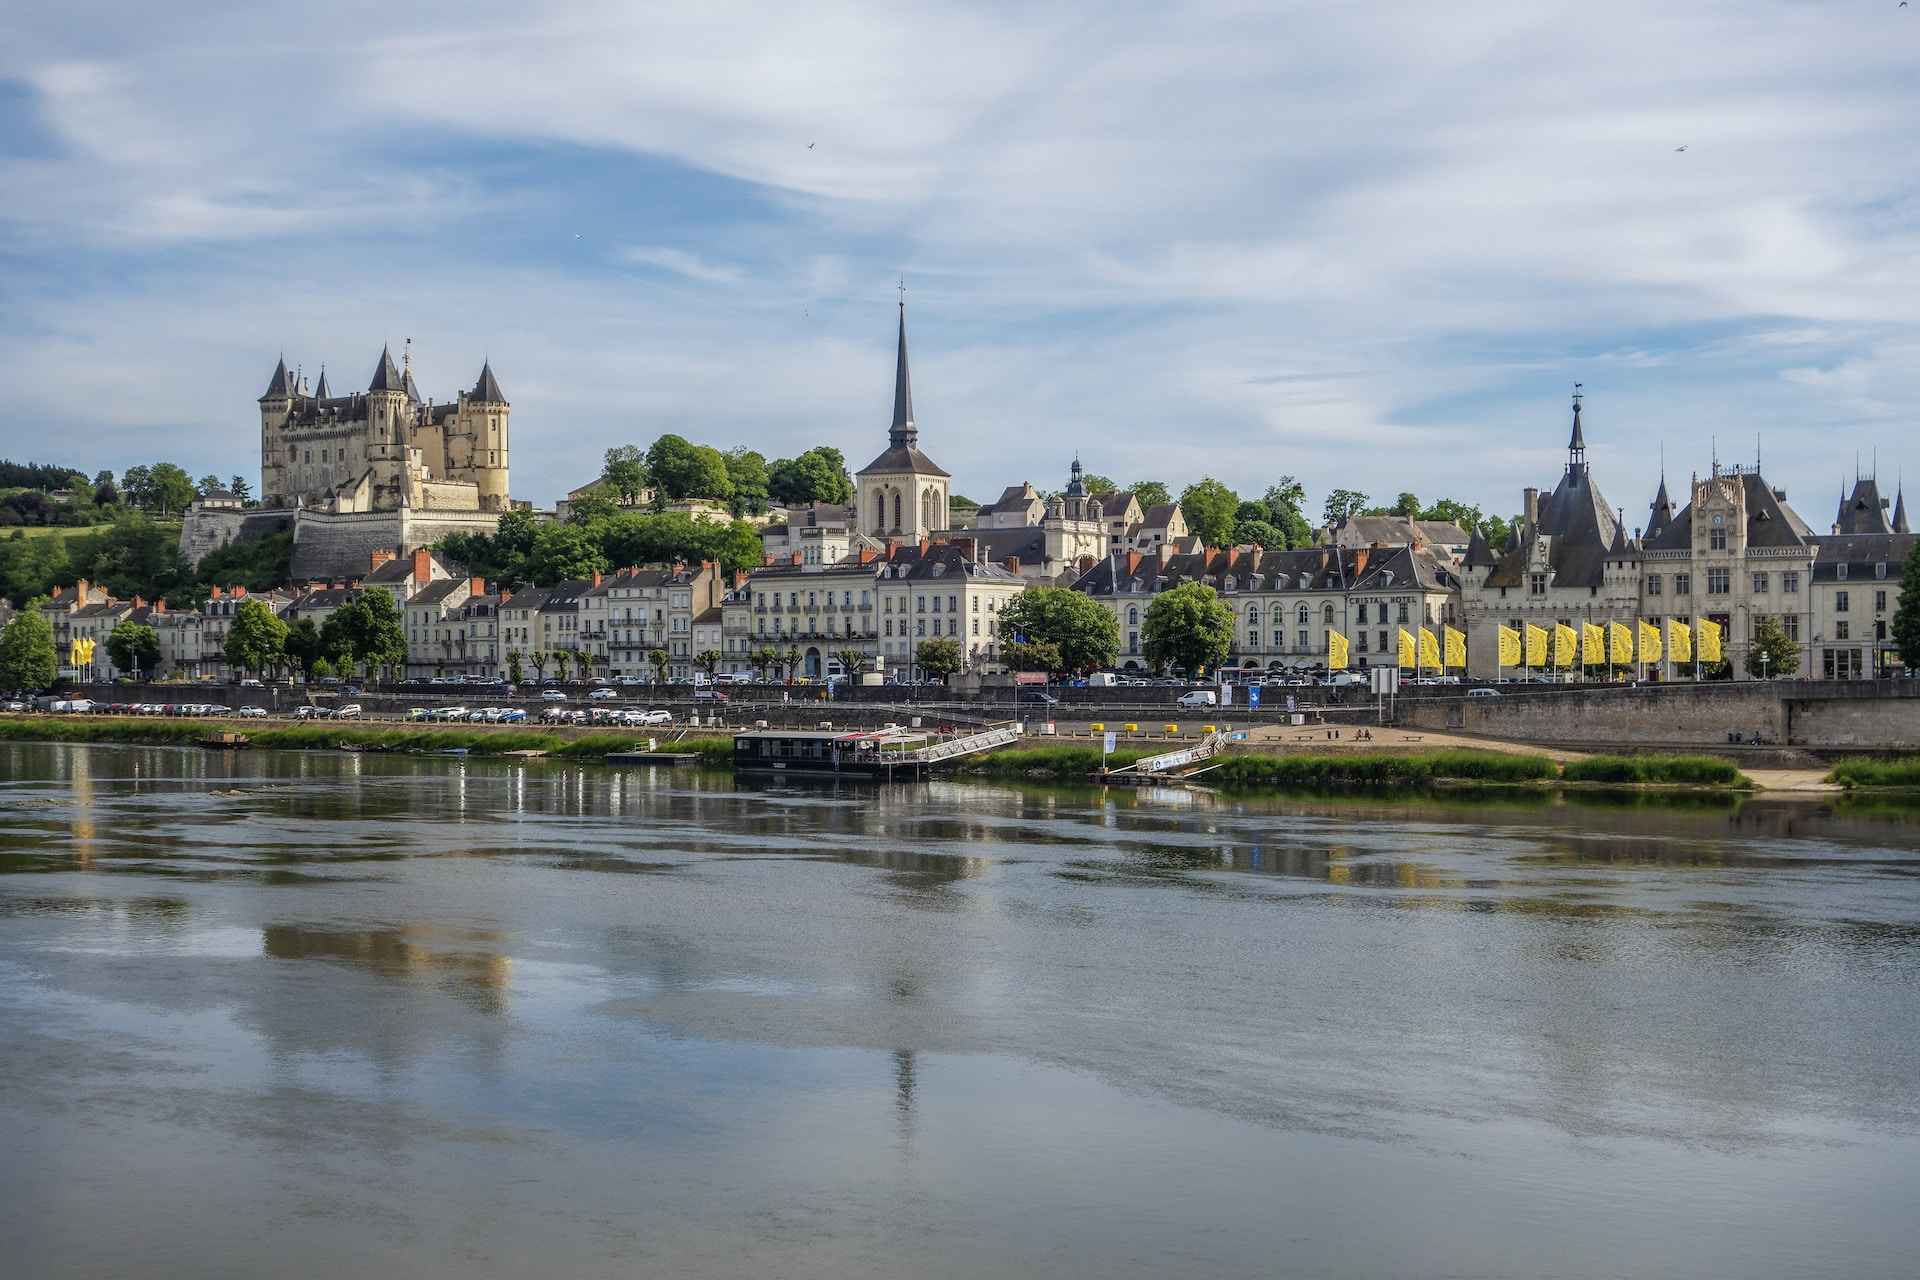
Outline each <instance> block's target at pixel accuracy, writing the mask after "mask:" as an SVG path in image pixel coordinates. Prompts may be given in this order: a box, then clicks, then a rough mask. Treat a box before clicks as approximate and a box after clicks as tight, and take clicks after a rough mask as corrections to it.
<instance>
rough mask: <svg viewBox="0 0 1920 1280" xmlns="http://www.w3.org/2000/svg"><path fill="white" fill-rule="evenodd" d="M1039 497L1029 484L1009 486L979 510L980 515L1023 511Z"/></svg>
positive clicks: (1022, 483)
mask: <svg viewBox="0 0 1920 1280" xmlns="http://www.w3.org/2000/svg"><path fill="white" fill-rule="evenodd" d="M1039 498H1040V495H1039V493H1037V492H1036V491H1035V490H1034V487H1033V485H1032V484H1031V483H1028V482H1025V481H1023V482H1021V483H1020V484H1010V485H1008V486H1007V487H1006V488H1005V489H1002V490H1001V491H1000V496H999V497H998V498H995V499H994V500H993V501H992V502H990V503H988V504H987V505H986V506H984V507H981V508H980V513H981V514H982V515H986V514H989V513H991V512H996V511H1024V510H1026V509H1027V508H1029V507H1031V506H1032V505H1033V504H1034V503H1035V502H1037V501H1039Z"/></svg>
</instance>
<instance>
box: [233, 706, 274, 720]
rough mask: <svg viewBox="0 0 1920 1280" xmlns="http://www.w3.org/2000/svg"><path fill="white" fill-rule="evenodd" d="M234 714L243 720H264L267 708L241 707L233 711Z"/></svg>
mask: <svg viewBox="0 0 1920 1280" xmlns="http://www.w3.org/2000/svg"><path fill="white" fill-rule="evenodd" d="M234 714H235V715H237V716H239V717H240V718H241V719H243V720H265V719H266V718H267V709H266V708H265V707H242V708H240V709H239V710H238V711H236V712H234Z"/></svg>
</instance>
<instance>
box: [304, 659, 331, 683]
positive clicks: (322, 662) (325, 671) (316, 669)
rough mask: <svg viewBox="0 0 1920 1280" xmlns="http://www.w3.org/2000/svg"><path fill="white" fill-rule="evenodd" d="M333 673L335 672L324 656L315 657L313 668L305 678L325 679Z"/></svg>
mask: <svg viewBox="0 0 1920 1280" xmlns="http://www.w3.org/2000/svg"><path fill="white" fill-rule="evenodd" d="M335 674H336V672H335V671H334V667H333V664H332V663H331V662H328V661H327V660H326V659H325V658H315V659H314V660H313V670H312V672H311V673H310V674H309V675H308V677H307V678H308V679H309V680H325V679H327V678H329V677H331V676H333V675H335Z"/></svg>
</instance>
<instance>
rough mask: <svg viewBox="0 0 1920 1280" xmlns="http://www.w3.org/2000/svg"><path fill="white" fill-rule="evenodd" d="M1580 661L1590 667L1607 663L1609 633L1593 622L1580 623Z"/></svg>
mask: <svg viewBox="0 0 1920 1280" xmlns="http://www.w3.org/2000/svg"><path fill="white" fill-rule="evenodd" d="M1580 661H1581V662H1582V663H1583V664H1584V665H1586V666H1589V667H1603V666H1605V665H1606V663H1607V633H1606V632H1605V631H1602V630H1601V629H1600V628H1599V627H1598V626H1596V625H1595V624H1593V623H1591V622H1583V623H1581V624H1580Z"/></svg>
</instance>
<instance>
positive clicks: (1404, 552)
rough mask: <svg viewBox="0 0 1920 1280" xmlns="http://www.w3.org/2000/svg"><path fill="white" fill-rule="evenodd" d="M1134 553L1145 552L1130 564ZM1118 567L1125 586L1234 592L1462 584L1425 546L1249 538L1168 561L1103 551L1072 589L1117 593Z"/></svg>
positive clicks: (1129, 590) (1144, 590) (1145, 590)
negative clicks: (1196, 586)
mask: <svg viewBox="0 0 1920 1280" xmlns="http://www.w3.org/2000/svg"><path fill="white" fill-rule="evenodd" d="M1132 556H1138V557H1139V559H1138V562H1137V564H1135V566H1134V567H1133V569H1132V570H1131V571H1129V569H1128V564H1129V561H1130V560H1131V559H1132ZM1115 575H1117V576H1118V578H1119V584H1120V588H1121V594H1135V593H1138V594H1147V595H1150V594H1152V593H1154V592H1157V591H1165V590H1168V589H1170V588H1172V587H1176V586H1179V585H1180V584H1181V583H1183V582H1201V583H1205V584H1206V585H1208V586H1211V587H1213V588H1215V589H1216V590H1219V591H1223V592H1228V591H1230V592H1235V593H1238V592H1247V591H1269V592H1271V591H1336V592H1344V591H1385V590H1400V589H1403V588H1408V587H1413V588H1417V589H1419V590H1424V591H1446V590H1451V589H1452V588H1453V587H1454V586H1455V585H1457V584H1456V583H1455V580H1454V577H1453V574H1452V572H1451V570H1450V569H1448V567H1447V565H1446V564H1445V563H1444V562H1443V561H1442V560H1441V559H1440V558H1439V557H1438V556H1436V555H1435V554H1434V553H1433V552H1431V551H1429V550H1426V549H1424V548H1423V549H1420V550H1415V549H1414V548H1412V547H1409V546H1397V547H1302V548H1299V549H1296V550H1293V551H1263V550H1261V549H1260V548H1259V547H1252V546H1247V547H1233V548H1230V549H1220V548H1214V549H1210V550H1207V551H1202V552H1196V553H1191V554H1185V555H1170V556H1168V557H1167V559H1166V562H1165V563H1164V564H1163V563H1162V562H1161V560H1160V557H1159V556H1157V555H1146V554H1142V553H1139V552H1134V553H1131V555H1119V554H1115V555H1110V556H1104V557H1102V558H1101V559H1100V560H1098V561H1096V562H1095V563H1094V566H1093V568H1092V569H1091V570H1089V571H1088V572H1087V573H1086V574H1084V575H1083V576H1082V577H1081V578H1080V579H1079V580H1078V581H1077V582H1075V583H1074V584H1073V585H1074V589H1075V590H1076V591H1085V592H1089V593H1091V594H1094V595H1111V594H1112V593H1113V578H1114V576H1115Z"/></svg>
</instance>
